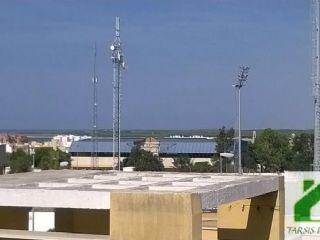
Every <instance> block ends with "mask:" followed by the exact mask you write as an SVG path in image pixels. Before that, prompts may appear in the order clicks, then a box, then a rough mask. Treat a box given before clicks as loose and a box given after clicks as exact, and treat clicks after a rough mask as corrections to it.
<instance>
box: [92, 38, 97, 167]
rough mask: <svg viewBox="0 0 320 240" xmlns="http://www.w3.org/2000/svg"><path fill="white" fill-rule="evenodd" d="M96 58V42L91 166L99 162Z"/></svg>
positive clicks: (95, 51) (95, 50) (95, 52)
mask: <svg viewBox="0 0 320 240" xmlns="http://www.w3.org/2000/svg"><path fill="white" fill-rule="evenodd" d="M96 58H97V47H96V44H94V48H93V77H92V85H93V87H92V89H93V94H92V96H93V102H92V103H93V104H92V152H91V166H92V168H95V167H97V162H98V142H97V120H98V91H97V90H98V78H97V74H96Z"/></svg>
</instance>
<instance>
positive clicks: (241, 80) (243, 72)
mask: <svg viewBox="0 0 320 240" xmlns="http://www.w3.org/2000/svg"><path fill="white" fill-rule="evenodd" d="M248 72H249V67H246V66H241V67H240V73H239V74H238V79H237V82H236V84H234V85H232V86H233V87H235V88H236V90H237V92H238V129H239V130H238V131H239V132H238V173H239V174H242V159H241V88H242V87H243V86H244V85H245V83H246V81H247V79H248Z"/></svg>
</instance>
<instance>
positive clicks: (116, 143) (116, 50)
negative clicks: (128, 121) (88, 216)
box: [110, 17, 125, 171]
mask: <svg viewBox="0 0 320 240" xmlns="http://www.w3.org/2000/svg"><path fill="white" fill-rule="evenodd" d="M115 30H116V36H115V38H114V41H113V44H112V45H111V46H110V50H111V51H112V55H111V59H112V62H113V121H112V129H113V162H114V168H116V166H118V170H119V171H120V165H121V149H120V143H121V125H120V123H121V84H122V79H121V78H122V70H124V66H125V63H124V56H123V53H122V44H121V40H120V18H119V17H116V29H115Z"/></svg>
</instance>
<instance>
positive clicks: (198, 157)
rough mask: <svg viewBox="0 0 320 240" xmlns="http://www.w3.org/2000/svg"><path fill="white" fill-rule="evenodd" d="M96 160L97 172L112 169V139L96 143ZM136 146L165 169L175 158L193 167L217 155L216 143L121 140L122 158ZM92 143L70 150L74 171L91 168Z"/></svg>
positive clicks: (186, 140)
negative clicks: (186, 158) (151, 155)
mask: <svg viewBox="0 0 320 240" xmlns="http://www.w3.org/2000/svg"><path fill="white" fill-rule="evenodd" d="M97 146H98V147H97V151H98V159H97V160H96V162H95V164H94V165H95V166H96V167H97V168H107V169H108V168H113V166H114V162H113V143H112V139H104V140H99V141H98V143H97ZM134 146H138V147H140V148H142V149H144V150H146V151H150V152H152V153H153V154H154V155H156V156H159V158H160V159H161V160H162V161H163V165H164V167H165V168H166V169H170V168H174V165H173V161H174V158H176V157H179V156H188V157H190V158H191V161H192V162H193V163H196V162H209V163H210V162H211V159H212V157H213V156H214V155H215V154H217V153H216V143H215V142H214V141H213V140H211V139H173V138H170V139H156V138H152V137H150V138H145V139H123V140H122V141H121V146H120V150H121V158H122V160H123V158H125V157H128V156H129V154H130V152H131V149H132V148H133V147H134ZM92 149H93V147H92V142H91V141H87V140H84V141H77V142H73V143H72V144H71V147H70V150H69V152H70V154H71V166H72V167H73V168H91V167H92V166H93V164H92V158H91V154H92Z"/></svg>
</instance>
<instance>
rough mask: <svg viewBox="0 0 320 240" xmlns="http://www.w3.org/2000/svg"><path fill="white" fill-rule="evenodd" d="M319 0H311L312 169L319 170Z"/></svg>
mask: <svg viewBox="0 0 320 240" xmlns="http://www.w3.org/2000/svg"><path fill="white" fill-rule="evenodd" d="M319 8H320V0H313V1H312V10H313V11H312V12H313V19H312V20H313V31H312V35H313V36H312V42H313V51H312V52H313V54H312V55H313V56H312V58H313V59H312V80H313V96H314V157H313V170H314V171H320V89H319V87H320V72H319V70H320V62H319V55H320V48H319V42H320V36H319V19H320V13H319Z"/></svg>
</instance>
